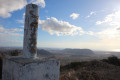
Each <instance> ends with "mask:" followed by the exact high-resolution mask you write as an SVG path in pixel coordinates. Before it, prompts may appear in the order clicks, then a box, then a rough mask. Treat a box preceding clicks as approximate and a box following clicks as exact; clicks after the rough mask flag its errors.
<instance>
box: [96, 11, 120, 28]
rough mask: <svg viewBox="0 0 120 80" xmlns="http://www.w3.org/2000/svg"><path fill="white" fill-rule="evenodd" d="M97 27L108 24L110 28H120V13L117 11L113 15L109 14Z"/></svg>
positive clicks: (98, 22)
mask: <svg viewBox="0 0 120 80" xmlns="http://www.w3.org/2000/svg"><path fill="white" fill-rule="evenodd" d="M96 24H97V25H100V24H106V25H109V26H118V27H119V26H120V11H116V12H114V13H112V14H108V15H107V16H106V17H105V18H104V20H103V21H100V20H99V21H97V22H96Z"/></svg>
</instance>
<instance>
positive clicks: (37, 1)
mask: <svg viewBox="0 0 120 80" xmlns="http://www.w3.org/2000/svg"><path fill="white" fill-rule="evenodd" d="M30 2H32V3H34V4H37V5H40V6H41V7H43V8H44V7H45V1H44V0H31V1H30Z"/></svg>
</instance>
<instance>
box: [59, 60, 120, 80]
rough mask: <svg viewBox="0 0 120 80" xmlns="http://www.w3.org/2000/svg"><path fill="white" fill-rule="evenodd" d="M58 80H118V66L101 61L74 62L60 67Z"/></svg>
mask: <svg viewBox="0 0 120 80" xmlns="http://www.w3.org/2000/svg"><path fill="white" fill-rule="evenodd" d="M60 80H120V66H115V65H113V64H108V63H106V62H103V61H89V62H74V63H71V64H68V65H66V66H62V67H61V74H60Z"/></svg>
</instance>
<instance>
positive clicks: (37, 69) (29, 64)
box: [2, 58, 60, 80]
mask: <svg viewBox="0 0 120 80" xmlns="http://www.w3.org/2000/svg"><path fill="white" fill-rule="evenodd" d="M59 72H60V62H59V61H58V60H40V59H27V58H4V59H3V72H2V80H59Z"/></svg>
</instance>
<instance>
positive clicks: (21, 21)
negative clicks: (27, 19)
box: [16, 19, 24, 24]
mask: <svg viewBox="0 0 120 80" xmlns="http://www.w3.org/2000/svg"><path fill="white" fill-rule="evenodd" d="M16 21H17V22H18V23H22V24H23V23H24V19H21V20H16Z"/></svg>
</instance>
